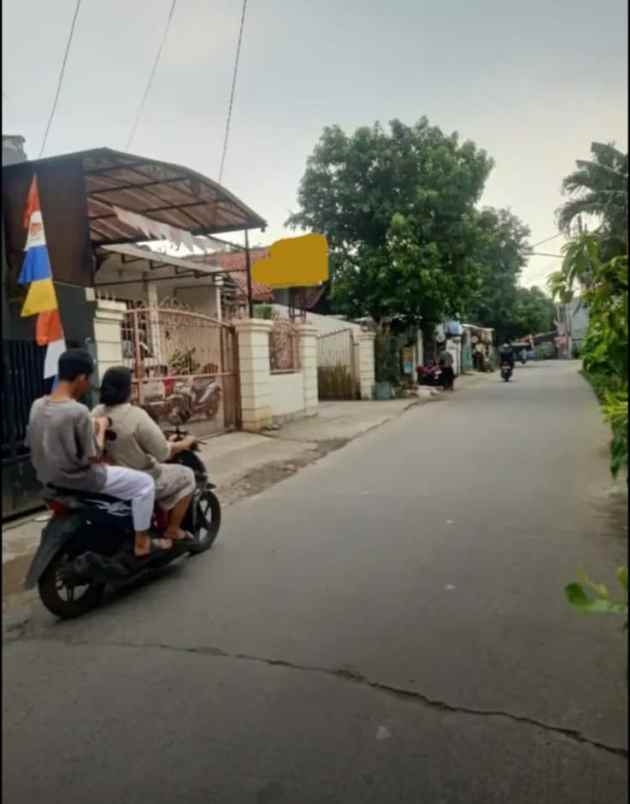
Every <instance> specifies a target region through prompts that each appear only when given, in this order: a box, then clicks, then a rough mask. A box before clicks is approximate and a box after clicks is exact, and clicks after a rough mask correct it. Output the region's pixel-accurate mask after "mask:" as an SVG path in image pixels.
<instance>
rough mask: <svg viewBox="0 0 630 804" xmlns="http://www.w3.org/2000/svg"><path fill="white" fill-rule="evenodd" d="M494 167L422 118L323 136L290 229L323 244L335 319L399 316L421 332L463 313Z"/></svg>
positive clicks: (474, 271)
mask: <svg viewBox="0 0 630 804" xmlns="http://www.w3.org/2000/svg"><path fill="white" fill-rule="evenodd" d="M492 164H493V163H492V160H491V159H490V158H489V157H488V156H487V154H486V153H485V151H483V150H480V149H478V148H477V147H476V146H475V145H474V144H473V143H472V142H464V143H460V141H459V137H458V135H457V134H456V133H454V134H451V135H450V136H447V135H445V134H444V133H443V132H442V131H441V130H440V129H439V128H437V127H435V126H431V125H430V124H429V122H428V120H427V119H426V118H422V119H421V120H420V121H419V122H418V123H416V124H415V125H413V126H407V125H404V124H403V123H401V122H400V121H398V120H394V121H392V122H391V123H390V126H389V131H385V130H384V129H383V128H382V127H381V126H380V125H379V124H378V123H377V124H376V125H374V126H372V127H371V128H368V127H364V128H359V129H358V130H357V131H355V132H354V134H352V135H351V136H348V135H346V134H345V133H344V132H343V131H342V130H341V128H339V127H338V126H333V127H330V128H326V129H324V132H323V134H322V136H321V138H320V140H319V142H318V144H317V145H316V147H315V150H314V152H313V154H312V155H311V156H310V157H309V159H308V162H307V166H306V171H305V174H304V176H303V178H302V181H301V184H300V188H299V192H298V202H299V206H300V210H299V211H298V212H297V213H295V214H293V215H291V217H290V218H289V220H288V221H287V225H289V226H290V227H292V228H300V229H306V230H311V231H318V232H322V233H323V234H325V235H326V236H327V238H328V244H329V252H330V267H331V290H332V293H331V295H332V299H333V302H334V304H335V309H336V311H337V312H343V313H346V314H348V315H352V316H360V315H371V316H372V317H373V318H374V319H375V320H376V321H377V322H381V321H382V320H383V319H384V318H387V317H389V316H392V315H401V316H403V317H404V318H405V319H407V320H408V321H415V322H418V321H420V323H421V326H422V328H423V329H424V330H425V332H426V331H429V330H431V329H432V327H433V325H434V324H435V323H436V322H438V321H439V320H441V318H442V317H443V316H444V315H447V314H452V313H454V312H456V311H458V310H460V309H461V308H462V305H463V304H464V302H465V301H466V300H467V299H468V297H469V296H470V295H471V294H472V293H473V292H474V290H475V287H476V276H477V269H476V262H475V258H474V252H475V244H476V240H477V238H478V236H479V229H478V219H477V218H478V213H477V212H476V210H475V204H476V202H477V201H478V200H479V198H480V196H481V193H482V191H483V187H484V184H485V181H486V178H487V176H488V174H489V173H490V170H491V169H492Z"/></svg>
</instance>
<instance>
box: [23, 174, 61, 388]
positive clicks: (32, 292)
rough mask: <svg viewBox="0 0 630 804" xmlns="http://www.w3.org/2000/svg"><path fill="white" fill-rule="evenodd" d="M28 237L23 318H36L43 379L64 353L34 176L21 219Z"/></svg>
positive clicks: (52, 372) (24, 266)
mask: <svg viewBox="0 0 630 804" xmlns="http://www.w3.org/2000/svg"><path fill="white" fill-rule="evenodd" d="M23 223H24V228H25V229H28V237H27V239H26V246H25V252H26V254H25V255H24V262H23V263H22V270H21V271H20V276H19V277H18V282H19V283H20V284H21V285H30V287H29V289H28V292H27V294H26V299H25V300H24V305H23V307H22V312H21V313H20V315H21V316H22V317H26V316H31V315H36V316H37V323H36V325H35V340H36V341H37V343H38V344H39V345H40V346H47V347H48V348H47V349H46V358H45V360H44V379H48V378H49V377H55V376H56V374H57V364H58V361H59V357H60V355H61V354H62V353H63V352H65V350H66V341H65V337H64V334H63V327H62V326H61V318H60V316H59V305H58V303H57V294H56V293H55V286H54V284H53V279H52V270H51V267H50V258H49V256H48V246H47V245H46V232H45V230H44V221H43V219H42V209H41V205H40V203H39V190H38V188H37V176H33V180H32V181H31V186H30V189H29V191H28V197H27V199H26V208H25V210H24V217H23Z"/></svg>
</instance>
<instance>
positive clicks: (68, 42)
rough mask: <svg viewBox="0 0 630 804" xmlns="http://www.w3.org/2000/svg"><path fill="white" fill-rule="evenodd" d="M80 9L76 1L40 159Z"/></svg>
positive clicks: (41, 154) (55, 109)
mask: <svg viewBox="0 0 630 804" xmlns="http://www.w3.org/2000/svg"><path fill="white" fill-rule="evenodd" d="M80 8H81V0H77V5H76V8H75V9H74V17H73V18H72V25H71V26H70V35H69V36H68V41H67V43H66V52H65V53H64V54H63V61H62V63H61V70H60V71H59V79H58V81H57V91H56V92H55V99H54V101H53V105H52V109H51V110H50V117H49V118H48V124H47V126H46V131H45V132H44V139H43V141H42V147H41V149H40V152H39V158H40V159H41V158H42V156H43V155H44V149H45V148H46V142H47V141H48V135H49V134H50V128H51V126H52V122H53V119H54V117H55V112H56V111H57V103H58V102H59V95H60V94H61V85H62V84H63V77H64V74H65V72H66V64H67V63H68V54H69V53H70V45H71V44H72V37H73V36H74V29H75V26H76V24H77V17H78V16H79V9H80Z"/></svg>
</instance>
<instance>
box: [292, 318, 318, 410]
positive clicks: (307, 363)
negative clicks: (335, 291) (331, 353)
mask: <svg viewBox="0 0 630 804" xmlns="http://www.w3.org/2000/svg"><path fill="white" fill-rule="evenodd" d="M297 331H298V337H299V339H300V345H299V349H300V369H301V371H302V379H303V384H304V415H305V416H315V415H316V413H317V408H318V405H319V396H318V393H317V327H314V326H313V325H312V324H301V325H300V326H298V327H297Z"/></svg>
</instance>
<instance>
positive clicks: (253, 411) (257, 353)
mask: <svg viewBox="0 0 630 804" xmlns="http://www.w3.org/2000/svg"><path fill="white" fill-rule="evenodd" d="M234 326H235V328H236V334H237V337H238V361H239V373H240V380H241V423H242V429H243V430H248V431H249V432H253V433H257V432H260V431H261V430H264V429H265V428H266V427H270V426H271V424H272V411H271V388H270V364H269V333H270V332H271V328H272V326H273V325H272V323H271V321H265V320H263V319H258V318H247V319H243V320H241V321H235V322H234Z"/></svg>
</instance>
